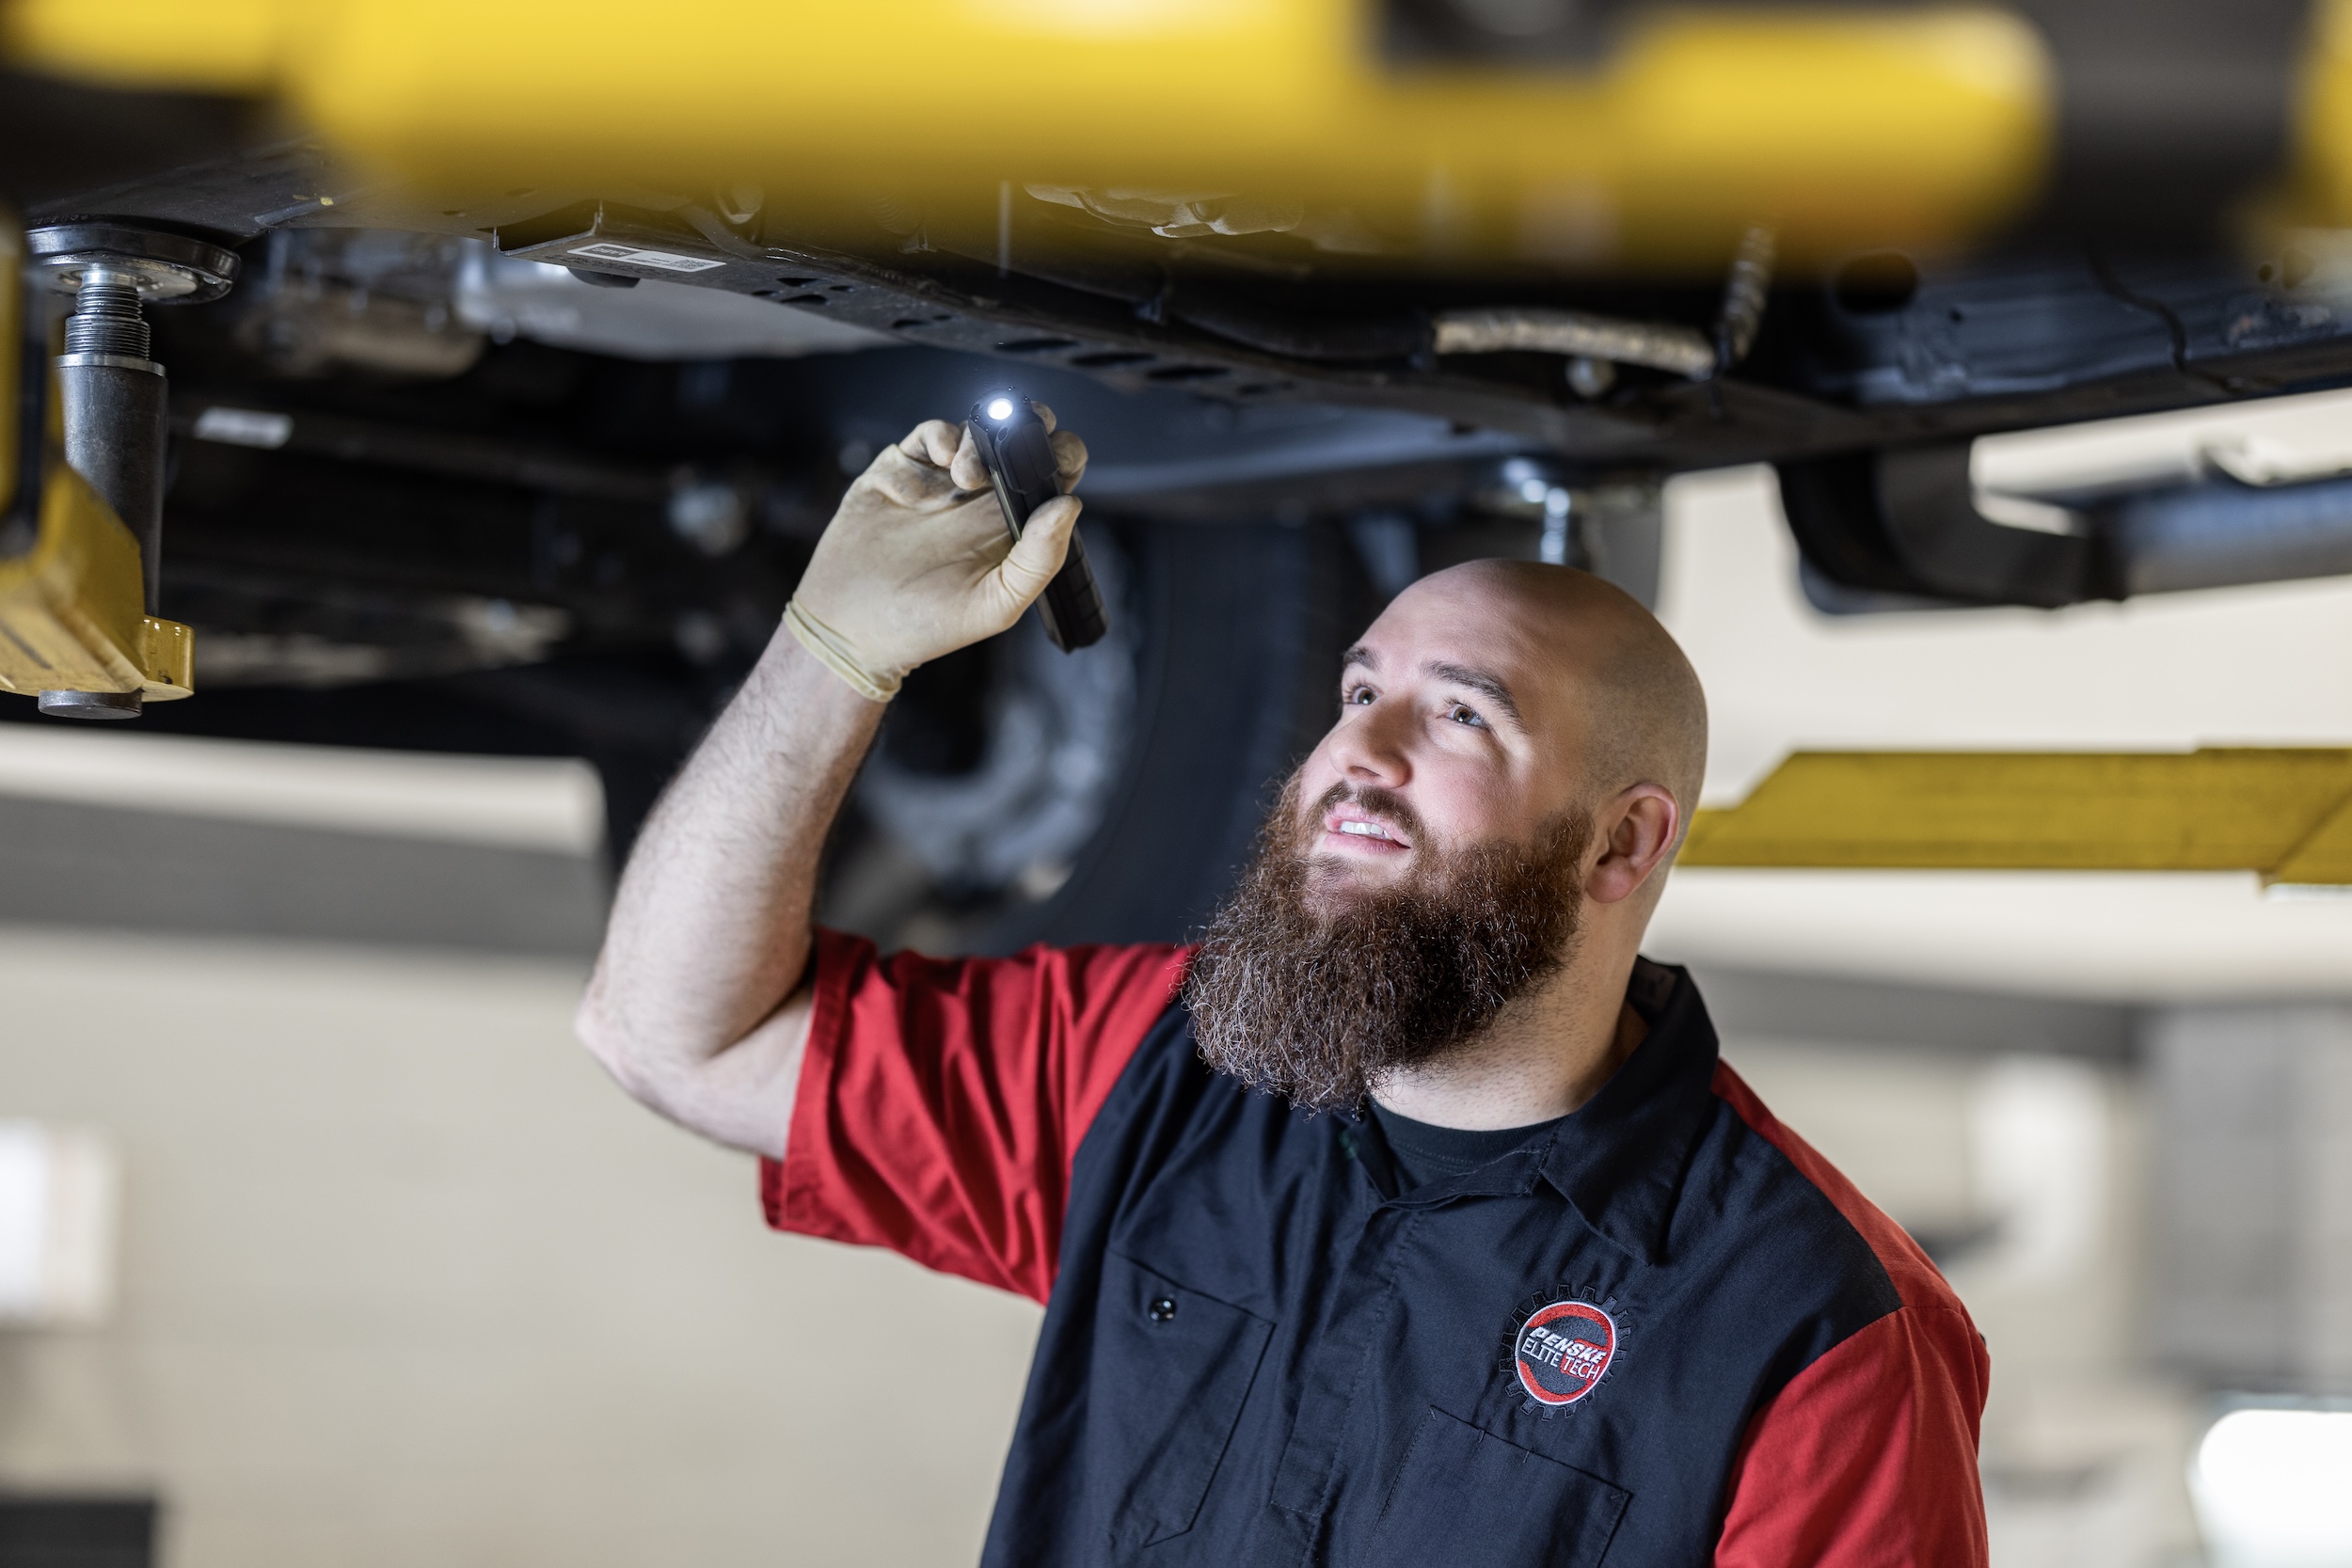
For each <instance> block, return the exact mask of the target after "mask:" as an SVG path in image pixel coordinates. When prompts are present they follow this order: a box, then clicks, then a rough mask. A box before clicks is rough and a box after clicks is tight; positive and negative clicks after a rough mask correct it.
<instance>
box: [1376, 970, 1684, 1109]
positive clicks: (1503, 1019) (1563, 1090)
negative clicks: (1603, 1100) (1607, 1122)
mask: <svg viewBox="0 0 2352 1568" xmlns="http://www.w3.org/2000/svg"><path fill="white" fill-rule="evenodd" d="M1590 956H1591V957H1598V955H1590ZM1632 973H1633V958H1632V955H1631V954H1627V955H1626V956H1625V957H1624V958H1623V959H1622V960H1620V961H1616V962H1612V963H1609V964H1608V965H1607V966H1606V967H1605V968H1602V967H1600V966H1597V965H1588V964H1584V963H1572V964H1570V965H1569V966H1568V967H1567V968H1566V969H1565V970H1563V971H1561V973H1559V974H1555V975H1553V976H1552V977H1551V979H1550V980H1549V981H1548V982H1546V983H1545V984H1544V985H1543V986H1541V987H1539V988H1537V989H1536V990H1534V991H1532V992H1530V993H1529V994H1527V995H1525V996H1522V997H1519V998H1517V999H1516V1000H1514V1001H1513V1002H1512V1003H1511V1004H1510V1006H1506V1007H1504V1008H1503V1009H1502V1012H1501V1013H1500V1014H1498V1015H1497V1016H1496V1018H1495V1021H1494V1022H1492V1023H1491V1024H1489V1025H1487V1027H1486V1029H1485V1030H1484V1031H1482V1032H1481V1033H1480V1034H1479V1036H1478V1037H1477V1038H1475V1039H1473V1040H1471V1041H1470V1042H1468V1043H1467V1044H1465V1045H1464V1046H1463V1047H1462V1048H1461V1050H1460V1051H1459V1052H1458V1053H1453V1054H1449V1055H1448V1056H1447V1057H1446V1058H1445V1059H1444V1060H1443V1061H1441V1062H1437V1063H1433V1064H1431V1065H1430V1066H1427V1067H1423V1068H1415V1069H1407V1070H1405V1071H1399V1072H1395V1073H1392V1074H1391V1075H1390V1076H1389V1077H1388V1078H1386V1079H1384V1080H1382V1081H1381V1083H1380V1085H1378V1086H1377V1087H1376V1088H1375V1089H1374V1090H1373V1098H1374V1099H1375V1100H1376V1101H1379V1102H1380V1105H1381V1108H1382V1109H1384V1110H1389V1111H1393V1112H1395V1113H1396V1114H1397V1115H1398V1116H1401V1117H1411V1118H1412V1119H1413V1120H1415V1121H1424V1122H1427V1123H1429V1124H1430V1125H1431V1126H1433V1127H1456V1128H1464V1129H1484V1128H1502V1127H1526V1126H1531V1125H1533V1124H1534V1123H1536V1122H1539V1121H1550V1120H1552V1119H1553V1118H1555V1117H1564V1116H1566V1115H1567V1114H1568V1113H1569V1112H1571V1111H1573V1110H1575V1109H1576V1108H1577V1107H1579V1106H1580V1105H1582V1104H1583V1103H1584V1102H1585V1101H1588V1100H1590V1099H1592V1098H1593V1096H1594V1095H1596V1094H1597V1093H1599V1092H1600V1087H1601V1085H1603V1084H1606V1083H1608V1082H1609V1080H1610V1078H1611V1077H1612V1076H1613V1075H1614V1074H1615V1072H1616V1070H1617V1069H1618V1068H1620V1067H1622V1066H1624V1065H1625V1060H1626V1058H1627V1057H1629V1056H1630V1055H1632V1054H1633V1050H1634V1047H1636V1046H1638V1045H1640V1044H1641V1043H1642V1037H1643V1036H1644V1035H1645V1033H1647V1031H1648V1025H1647V1024H1646V1023H1645V1022H1643V1019H1642V1015H1641V1014H1639V1013H1637V1012H1635V1011H1634V1010H1633V1006H1632V1004H1630V1003H1629V1002H1628V1001H1627V1000H1626V984H1627V981H1628V980H1629V979H1630V978H1631V975H1632Z"/></svg>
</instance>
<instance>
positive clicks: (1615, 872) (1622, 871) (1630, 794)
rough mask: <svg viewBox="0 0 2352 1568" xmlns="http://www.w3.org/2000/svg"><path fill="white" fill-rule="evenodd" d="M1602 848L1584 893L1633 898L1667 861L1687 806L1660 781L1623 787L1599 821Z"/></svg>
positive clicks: (1603, 900) (1608, 899) (1603, 899)
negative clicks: (1659, 782) (1663, 786)
mask: <svg viewBox="0 0 2352 1568" xmlns="http://www.w3.org/2000/svg"><path fill="white" fill-rule="evenodd" d="M1593 829H1594V838H1595V841H1596V842H1595V847H1596V848H1597V850H1598V851H1599V853H1598V854H1597V857H1596V858H1595V859H1594V861H1593V865H1592V869H1591V870H1589V871H1587V872H1586V873H1585V874H1584V895H1585V896H1586V897H1587V898H1590V899H1592V900H1593V901H1594V902H1595V903H1597V904H1614V903H1616V902H1618V901H1619V900H1621V899H1625V898H1630V897H1631V896H1633V895H1634V894H1635V893H1636V892H1637V891H1639V890H1640V888H1641V886H1642V884H1643V883H1645V882H1646V881H1648V880H1649V879H1650V878H1651V876H1652V875H1653V874H1654V873H1656V871H1657V870H1658V868H1659V867H1660V866H1661V865H1663V864H1664V863H1665V862H1666V855H1667V853H1668V851H1670V850H1672V849H1673V848H1674V845H1675V838H1676V835H1677V834H1678V833H1679V832H1681V831H1682V808H1681V807H1680V806H1678V805H1677V804H1676V803H1675V798H1674V797H1673V796H1672V795H1669V794H1667V793H1666V791H1665V790H1664V789H1663V788H1662V787H1661V786H1660V785H1658V784H1635V785H1633V786H1632V787H1631V788H1630V789H1627V790H1624V791H1622V792H1620V793H1619V794H1618V795H1617V796H1616V797H1615V798H1613V800H1610V801H1609V803H1608V804H1607V805H1605V806H1603V807H1602V808H1601V809H1600V812H1599V814H1598V815H1597V816H1596V817H1595V819H1594V822H1593Z"/></svg>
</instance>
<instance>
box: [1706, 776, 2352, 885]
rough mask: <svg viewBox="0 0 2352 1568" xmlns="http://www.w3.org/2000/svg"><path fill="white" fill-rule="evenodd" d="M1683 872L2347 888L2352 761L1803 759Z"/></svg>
mask: <svg viewBox="0 0 2352 1568" xmlns="http://www.w3.org/2000/svg"><path fill="white" fill-rule="evenodd" d="M1680 863H1681V864H1684V865H1710V866H1784V867H1793V866H1816V867H1836V868H1864V867H1869V868H1881V869H1898V868H1899V869H1910V870H2008V871H2254V872H2258V873H2260V874H2261V876H2262V879H2263V880H2264V881H2265V882H2266V883H2283V884H2287V885H2290V886H2292V885H2298V884H2300V885H2330V886H2341V885H2348V884H2352V749H2335V748H2320V747H2310V748H2276V749H2273V748H2257V747H2242V748H2241V747H2227V748H2223V747H2215V748H2207V749H2204V750H2201V751H2196V752H2172V753H2163V752H2154V753H2151V752H1797V753H1795V754H1794V755H1792V756H1790V757H1788V760H1786V761H1784V762H1783V763H1782V764H1781V765H1780V766H1779V768H1776V769H1774V770H1773V772H1772V775H1771V776H1770V777H1769V778H1767V779H1766V780H1765V781H1764V782H1763V783H1762V784H1758V785H1757V786H1756V789H1755V790H1754V792H1752V793H1751V794H1750V795H1749V796H1748V798H1747V799H1746V800H1742V801H1741V802H1740V804H1739V805H1737V806H1733V807H1728V808H1725V809H1723V810H1715V811H1702V812H1700V813H1698V814H1697V816H1695V817H1694V818H1693V819H1692V825H1691V834H1690V838H1689V840H1688V842H1686V843H1685V844H1684V846H1683V848H1682V854H1681V858H1680Z"/></svg>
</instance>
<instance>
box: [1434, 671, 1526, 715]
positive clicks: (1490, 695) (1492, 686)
mask: <svg viewBox="0 0 2352 1568" xmlns="http://www.w3.org/2000/svg"><path fill="white" fill-rule="evenodd" d="M1422 669H1423V670H1425V671H1427V672H1428V673H1431V674H1433V675H1435V676H1437V677H1438V679H1439V680H1448V681H1452V682H1453V683H1454V685H1456V686H1467V687H1469V688H1470V689H1471V690H1472V691H1475V692H1478V693H1479V694H1480V695H1482V696H1484V697H1486V698H1487V699H1488V700H1490V701H1491V702H1493V704H1494V705H1495V706H1497V707H1499V708H1501V709H1502V711H1503V712H1504V713H1505V714H1507V715H1509V716H1510V720H1511V722H1512V723H1514V724H1517V725H1518V727H1519V728H1520V729H1522V730H1524V729H1525V728H1527V721H1526V719H1524V718H1523V717H1521V716H1520V714H1519V705H1518V703H1517V702H1516V701H1514V700H1513V699H1512V696H1511V689H1510V688H1509V687H1507V686H1505V685H1503V684H1502V677H1501V676H1500V675H1493V674H1489V673H1486V671H1484V670H1473V669H1471V668H1470V666H1469V665H1467V664H1447V663H1444V662H1442V661H1433V662H1431V663H1428V664H1424V665H1422Z"/></svg>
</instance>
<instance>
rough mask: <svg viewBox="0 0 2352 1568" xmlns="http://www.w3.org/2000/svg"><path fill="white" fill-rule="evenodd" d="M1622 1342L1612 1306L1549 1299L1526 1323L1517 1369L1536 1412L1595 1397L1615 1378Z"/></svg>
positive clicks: (1514, 1360) (1514, 1354) (1514, 1355)
mask: <svg viewBox="0 0 2352 1568" xmlns="http://www.w3.org/2000/svg"><path fill="white" fill-rule="evenodd" d="M1607 1305H1608V1306H1609V1307H1613V1306H1614V1305H1615V1303H1613V1302H1611V1303H1609V1304H1607ZM1619 1338H1620V1331H1619V1329H1618V1327H1617V1320H1616V1319H1615V1318H1614V1317H1613V1316H1612V1315H1611V1314H1610V1312H1609V1311H1608V1309H1607V1307H1596V1306H1594V1305H1593V1304H1592V1303H1591V1302H1589V1301H1581V1300H1578V1299H1575V1298H1573V1297H1568V1298H1565V1299H1559V1300H1552V1301H1549V1302H1546V1303H1543V1304H1540V1305H1538V1306H1537V1307H1535V1309H1534V1311H1531V1312H1529V1313H1528V1314H1527V1315H1526V1317H1525V1318H1524V1319H1522V1320H1521V1321H1520V1323H1519V1326H1518V1333H1517V1334H1516V1335H1515V1336H1513V1338H1512V1342H1511V1368H1512V1370H1513V1371H1514V1372H1516V1373H1517V1374H1518V1380H1519V1387H1520V1389H1521V1390H1522V1391H1523V1392H1524V1393H1525V1394H1526V1395H1527V1397H1528V1399H1529V1401H1530V1402H1532V1404H1533V1406H1534V1408H1537V1409H1541V1410H1544V1411H1547V1412H1549V1411H1552V1410H1557V1409H1560V1408H1562V1407H1563V1406H1565V1405H1571V1404H1574V1403H1575V1402H1577V1401H1579V1400H1581V1399H1582V1398H1583V1397H1584V1396H1585V1395H1587V1394H1589V1393H1591V1392H1592V1391H1593V1389H1594V1388H1595V1387H1596V1386H1598V1385H1599V1383H1600V1380H1601V1379H1602V1378H1604V1377H1606V1376H1607V1375H1608V1374H1609V1365H1610V1363H1611V1362H1613V1361H1614V1360H1616V1358H1617V1346H1618V1342H1619Z"/></svg>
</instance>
